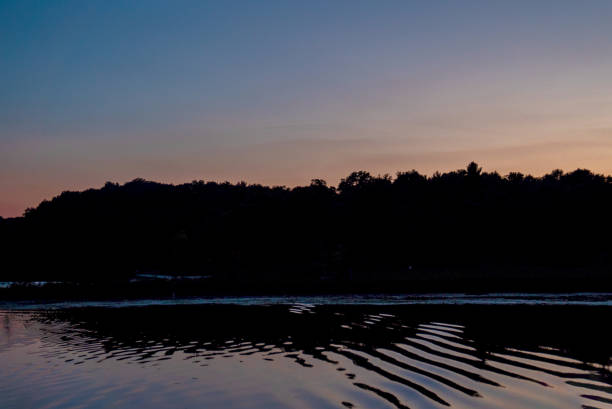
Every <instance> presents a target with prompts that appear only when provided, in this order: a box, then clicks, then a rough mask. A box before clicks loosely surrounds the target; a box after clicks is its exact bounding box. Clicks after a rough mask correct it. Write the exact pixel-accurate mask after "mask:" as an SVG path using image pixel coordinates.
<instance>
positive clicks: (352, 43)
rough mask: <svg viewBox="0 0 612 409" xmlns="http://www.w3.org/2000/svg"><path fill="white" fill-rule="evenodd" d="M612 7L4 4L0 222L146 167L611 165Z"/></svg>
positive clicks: (259, 177) (316, 173)
mask: <svg viewBox="0 0 612 409" xmlns="http://www.w3.org/2000/svg"><path fill="white" fill-rule="evenodd" d="M611 21H612V1H609V0H586V1H575V0H571V1H566V0H555V1H545V0H539V1H534V0H529V1H522V0H515V1H496V0H479V1H475V0H463V1H451V0H449V1H443V0H439V1H437V0H427V1H425V0H423V1H410V0H402V1H386V0H380V1H359V0H350V1H341V0H337V1H336V0H334V1H330V0H326V1H317V0H310V1H291V0H286V1H263V0H260V1H240V0H236V1H233V0H223V1H216V2H208V1H204V0H197V1H183V0H172V1H171V0H167V1H159V0H146V1H145V0H142V1H138V0H133V1H109V0H106V1H99V0H88V1H81V0H54V1H48V0H43V1H30V0H14V1H8V0H0V216H3V217H10V216H18V215H21V214H22V213H23V211H24V210H25V209H26V208H27V207H34V206H36V205H38V203H40V201H42V200H43V199H50V198H52V197H53V196H56V195H58V194H59V193H61V192H62V191H65V190H83V189H86V188H89V187H101V186H102V185H103V184H104V183H105V182H106V181H113V182H119V183H124V182H127V181H130V180H132V179H134V178H137V177H141V178H145V179H149V180H156V181H160V182H168V183H183V182H190V181H192V180H205V181H211V180H212V181H221V182H222V181H226V180H227V181H230V182H237V181H246V182H248V183H262V184H266V185H286V186H295V185H304V184H308V183H309V181H310V180H311V179H313V178H321V179H325V180H327V181H328V183H330V184H332V185H336V184H337V183H338V182H339V180H340V178H342V177H345V176H346V175H348V174H349V173H350V172H352V171H355V170H368V171H370V172H371V173H373V174H385V173H390V174H392V175H393V174H395V173H396V172H397V171H407V170H411V169H416V170H418V171H420V172H421V173H425V174H431V173H433V172H434V171H436V170H439V171H447V170H454V169H458V168H463V167H465V165H466V164H467V163H468V162H470V161H472V160H473V161H476V162H478V163H479V164H480V165H481V166H482V167H483V168H484V170H486V171H493V170H497V171H499V172H500V173H501V174H506V173H508V172H509V171H521V172H523V173H531V174H534V175H541V174H543V173H546V172H549V171H550V170H552V169H556V168H561V169H563V170H566V171H570V170H573V169H576V168H588V169H591V170H593V171H596V172H598V173H605V174H611V173H612V24H611Z"/></svg>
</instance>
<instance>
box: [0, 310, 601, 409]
mask: <svg viewBox="0 0 612 409" xmlns="http://www.w3.org/2000/svg"><path fill="white" fill-rule="evenodd" d="M610 312H611V310H610V308H609V307H605V306H600V307H596V306H582V307H576V306H516V305H514V306H487V307H482V306H474V305H472V306H443V305H440V306H415V305H314V304H311V303H304V302H299V303H293V304H286V305H266V306H262V305H259V306H253V305H250V306H249V305H174V306H147V307H130V308H91V307H90V308H69V309H58V310H35V311H15V310H13V311H8V310H5V311H0V362H1V363H2V366H1V367H0V407H1V408H6V409H10V408H89V407H101V408H102V407H104V408H105V407H147V408H175V407H206V408H287V407H288V408H442V407H455V408H529V409H534V408H559V409H564V408H575V409H576V408H585V409H586V408H599V409H604V408H612V376H611V373H610V363H611V362H610V357H611V356H612V344H610V343H609V342H608V340H607V338H606V335H605V331H606V329H607V328H606V326H607V323H608V322H609V318H610Z"/></svg>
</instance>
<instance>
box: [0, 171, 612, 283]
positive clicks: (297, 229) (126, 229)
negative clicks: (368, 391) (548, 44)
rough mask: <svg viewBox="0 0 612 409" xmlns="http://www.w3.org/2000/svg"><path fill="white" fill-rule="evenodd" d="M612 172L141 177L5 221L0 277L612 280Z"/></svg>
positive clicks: (0, 230) (0, 226)
mask: <svg viewBox="0 0 612 409" xmlns="http://www.w3.org/2000/svg"><path fill="white" fill-rule="evenodd" d="M611 232H612V177H611V176H603V175H598V174H594V173H592V172H590V171H588V170H584V169H578V170H575V171H573V172H570V173H564V172H563V171H561V170H555V171H552V172H551V173H549V174H546V175H544V176H542V177H533V176H529V175H523V174H521V173H518V172H513V173H510V174H508V175H506V176H501V175H499V174H498V173H497V172H483V171H482V169H481V168H480V167H479V166H478V165H477V164H476V163H474V162H472V163H470V164H469V165H468V166H467V168H466V169H461V170H457V171H452V172H447V173H438V172H436V173H435V174H433V175H432V176H425V175H422V174H420V173H418V172H417V171H415V170H412V171H409V172H399V173H397V175H396V176H395V177H391V176H389V175H383V176H374V175H371V174H370V173H368V172H365V171H359V172H353V173H351V174H350V175H349V176H347V177H346V178H344V179H342V181H341V182H340V184H339V185H338V187H337V188H334V187H331V186H328V185H327V184H326V182H325V181H323V180H320V179H315V180H313V181H312V183H311V184H310V185H309V186H301V187H295V188H287V187H266V186H261V185H248V184H246V183H244V182H242V183H238V184H231V183H227V182H226V183H215V182H204V181H194V182H191V183H186V184H181V185H171V184H161V183H156V182H150V181H146V180H143V179H135V180H133V181H131V182H128V183H126V184H124V185H119V184H116V183H110V182H108V183H106V184H105V185H104V187H102V188H101V189H89V190H86V191H83V192H63V193H62V194H61V195H59V196H57V197H55V198H53V199H52V200H49V201H47V200H45V201H43V202H42V203H40V205H39V206H38V207H36V208H31V209H28V210H26V212H25V214H24V216H23V217H19V218H12V219H0V245H1V248H2V258H1V263H2V268H1V270H0V271H1V272H0V281H1V280H21V281H27V280H76V281H96V280H111V279H113V280H114V279H124V278H130V277H133V276H134V274H136V273H157V274H170V275H190V274H195V275H204V276H210V277H212V278H213V279H217V280H220V279H222V280H226V281H228V282H230V283H231V282H234V281H235V282H239V281H240V280H242V281H245V280H246V281H248V280H251V281H259V280H269V281H279V280H280V281H284V282H298V281H302V282H303V281H310V282H317V281H318V282H322V281H325V280H334V281H337V282H350V281H351V280H360V279H362V280H370V281H372V282H375V281H377V280H383V279H387V278H393V279H397V280H403V279H410V278H418V279H419V280H420V279H431V280H434V281H435V280H436V279H440V280H442V279H447V278H449V277H450V278H452V279H453V280H456V281H460V280H461V279H462V278H464V277H471V278H473V279H477V280H480V279H481V278H495V277H497V276H496V275H499V276H502V275H503V276H504V277H508V278H509V279H510V280H511V279H513V278H516V279H517V280H522V281H529V280H531V279H535V278H538V277H540V278H541V277H545V281H547V282H551V280H554V279H555V278H558V277H563V276H564V274H568V273H567V272H568V271H569V272H572V274H575V275H576V277H583V278H588V277H590V275H593V274H595V275H596V276H597V277H598V278H600V279H601V278H602V277H603V279H605V280H607V281H606V282H609V281H610V274H609V271H610V268H611V267H612V247H611V245H610V244H611V240H610V234H611Z"/></svg>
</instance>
